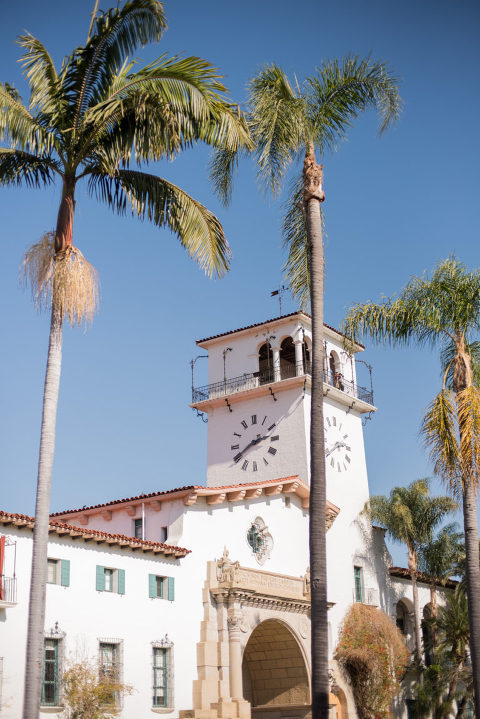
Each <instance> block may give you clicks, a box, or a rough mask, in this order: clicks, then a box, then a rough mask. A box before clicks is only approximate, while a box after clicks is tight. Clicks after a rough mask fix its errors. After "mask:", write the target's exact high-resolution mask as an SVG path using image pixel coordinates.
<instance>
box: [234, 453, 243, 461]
mask: <svg viewBox="0 0 480 719" xmlns="http://www.w3.org/2000/svg"><path fill="white" fill-rule="evenodd" d="M241 459H242V453H241V452H239V453H238V454H236V455H235V457H234V458H233V461H234V462H240V460H241Z"/></svg>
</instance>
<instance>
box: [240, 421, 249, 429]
mask: <svg viewBox="0 0 480 719" xmlns="http://www.w3.org/2000/svg"><path fill="white" fill-rule="evenodd" d="M240 424H241V425H242V427H243V429H248V424H247V423H246V422H245V420H244V419H242V421H241V422H240Z"/></svg>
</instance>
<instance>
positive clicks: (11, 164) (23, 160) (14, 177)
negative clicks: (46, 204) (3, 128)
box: [0, 147, 60, 187]
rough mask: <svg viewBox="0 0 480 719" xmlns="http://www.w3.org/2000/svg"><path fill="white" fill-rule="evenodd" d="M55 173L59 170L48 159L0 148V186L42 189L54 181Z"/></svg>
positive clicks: (54, 163)
mask: <svg viewBox="0 0 480 719" xmlns="http://www.w3.org/2000/svg"><path fill="white" fill-rule="evenodd" d="M55 173H60V168H59V167H58V165H57V163H56V162H55V161H54V160H53V159H52V158H50V157H38V156H37V155H32V154H29V153H28V152H23V151H22V150H10V149H9V148H4V147H1V148H0V185H21V184H22V183H24V184H25V185H26V186H27V187H43V186H45V185H50V184H51V183H52V182H53V181H54V179H55Z"/></svg>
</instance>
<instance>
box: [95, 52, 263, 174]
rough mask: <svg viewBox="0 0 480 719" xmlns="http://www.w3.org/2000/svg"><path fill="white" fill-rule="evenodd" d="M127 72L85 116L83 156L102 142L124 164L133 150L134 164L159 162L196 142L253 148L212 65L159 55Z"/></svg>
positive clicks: (233, 148)
mask: <svg viewBox="0 0 480 719" xmlns="http://www.w3.org/2000/svg"><path fill="white" fill-rule="evenodd" d="M130 69H131V65H125V66H124V67H123V68H122V69H121V70H120V71H119V73H118V74H117V75H116V76H115V78H113V79H112V83H111V86H110V88H109V92H108V97H106V98H105V99H104V100H102V101H101V102H99V103H98V104H96V105H94V106H92V107H91V108H89V109H88V110H87V112H86V113H85V117H84V124H85V127H86V134H85V141H84V149H83V150H82V152H84V153H86V152H87V151H88V149H89V148H90V147H91V146H92V145H94V144H98V143H99V142H100V144H101V145H103V146H104V147H105V148H107V147H108V146H110V147H111V148H112V149H113V154H114V155H115V156H116V157H117V158H118V156H119V153H120V157H121V158H122V160H123V161H125V162H128V161H129V160H130V157H131V153H132V151H133V152H134V154H135V159H136V160H137V161H142V160H150V159H156V160H157V159H160V158H162V157H174V156H175V154H176V153H178V152H179V151H180V150H181V149H183V148H185V147H187V146H190V145H192V144H193V143H195V142H199V141H200V142H205V143H207V144H209V145H211V146H213V147H217V148H223V149H225V150H227V151H230V152H238V151H239V150H241V149H242V148H245V149H250V148H251V147H252V142H251V139H250V136H249V133H248V127H247V125H246V121H245V118H244V117H243V115H242V113H240V112H239V110H238V108H237V107H236V106H233V105H231V104H230V102H229V101H228V98H226V96H225V95H224V90H225V88H224V86H223V84H222V83H221V82H220V81H219V78H220V77H221V76H220V75H219V74H218V70H217V69H216V68H215V67H213V66H212V65H210V63H208V62H206V61H204V60H202V59H200V58H196V57H187V58H181V57H171V58H168V57H167V56H166V55H162V56H161V57H160V58H158V59H157V60H156V61H155V62H154V63H151V64H150V65H149V66H148V67H147V68H144V69H143V70H142V71H140V72H138V73H130V72H129V70H130ZM89 127H91V128H92V130H91V131H90V130H89Z"/></svg>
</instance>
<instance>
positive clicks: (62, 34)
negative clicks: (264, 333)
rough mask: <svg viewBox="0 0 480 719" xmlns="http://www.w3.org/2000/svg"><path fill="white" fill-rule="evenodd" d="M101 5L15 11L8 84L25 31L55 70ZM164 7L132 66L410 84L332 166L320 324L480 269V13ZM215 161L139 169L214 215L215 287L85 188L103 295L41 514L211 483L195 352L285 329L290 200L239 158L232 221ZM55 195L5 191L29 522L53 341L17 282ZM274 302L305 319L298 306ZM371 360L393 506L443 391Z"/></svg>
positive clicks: (423, 363) (67, 365)
mask: <svg viewBox="0 0 480 719" xmlns="http://www.w3.org/2000/svg"><path fill="white" fill-rule="evenodd" d="M93 4H94V2H93V0H89V1H88V2H86V1H84V0H78V1H77V2H75V3H65V2H60V0H45V2H43V3H41V4H40V3H37V2H33V1H32V0H24V1H23V2H22V3H8V9H7V8H4V12H3V14H2V26H1V30H0V40H1V42H0V79H1V80H2V81H8V82H10V83H13V84H14V85H15V86H16V87H17V88H18V89H19V91H20V92H21V93H24V94H25V95H26V92H25V85H24V83H23V78H22V75H21V68H20V66H19V64H18V62H17V60H18V58H19V56H20V52H19V48H18V46H17V45H16V44H15V37H16V35H18V34H20V33H21V32H22V31H23V30H28V31H30V32H32V33H33V34H34V35H36V36H38V37H39V38H40V39H41V40H42V41H43V42H44V43H45V44H46V46H47V47H48V48H49V50H50V51H51V53H52V54H53V56H54V58H55V60H56V61H57V62H60V61H61V59H62V57H63V56H64V54H66V53H67V52H69V51H70V50H71V49H72V48H73V47H74V46H75V45H78V44H81V43H83V42H84V40H85V37H86V33H87V30H88V24H89V13H90V12H91V10H92V8H93ZM105 7H106V6H105ZM165 8H166V13H167V18H168V24H169V28H168V31H167V33H166V34H165V36H164V39H163V40H162V42H161V43H160V45H159V46H157V47H152V46H149V47H147V48H144V49H143V50H142V51H141V52H139V53H138V56H139V58H142V60H145V61H150V60H152V59H153V58H155V57H156V56H158V55H159V54H161V53H163V52H167V53H169V54H175V53H183V54H185V55H199V56H201V57H204V58H205V59H207V60H209V61H210V62H212V63H213V64H214V65H216V66H218V67H219V68H220V69H221V71H222V73H223V74H224V75H225V82H226V84H227V86H228V87H229V89H230V91H231V95H232V97H233V98H234V99H235V100H236V101H238V102H240V103H243V102H244V100H245V97H246V89H245V87H246V83H247V80H248V79H249V78H250V77H251V76H252V75H253V74H254V73H255V72H256V71H257V70H258V69H259V68H260V67H261V66H262V65H263V64H265V63H267V62H272V61H274V62H276V63H278V64H280V65H281V66H283V67H284V69H285V70H287V71H288V72H290V73H293V72H295V73H296V75H297V77H298V78H299V80H301V79H302V78H303V77H305V76H306V75H309V74H312V73H313V72H314V70H315V67H316V66H318V65H319V64H320V63H321V62H322V61H323V60H326V59H329V58H333V57H342V56H344V55H345V54H347V53H352V54H357V53H358V54H359V55H366V54H368V53H370V54H371V56H372V58H374V59H382V60H384V61H386V62H388V63H389V65H390V67H391V69H392V70H393V71H394V72H395V73H396V74H397V75H398V76H399V77H400V78H401V93H402V96H403V99H404V102H405V108H404V112H403V114H402V117H401V119H400V121H399V122H398V124H397V125H396V127H394V128H393V129H392V130H390V131H388V132H387V133H385V134H384V136H383V137H382V138H380V139H379V138H378V132H377V127H378V126H377V120H376V117H375V115H374V114H373V113H367V114H366V115H364V116H362V117H361V118H360V119H359V120H358V121H357V123H356V125H355V127H354V128H353V130H352V131H351V132H350V134H349V139H348V141H347V142H344V143H343V144H341V146H340V147H339V149H338V152H337V153H335V154H333V155H329V156H327V157H325V158H323V161H324V163H325V190H326V194H327V200H326V202H325V204H324V211H325V216H326V227H327V237H326V262H327V270H326V288H325V319H326V322H328V323H329V324H331V325H334V326H340V325H341V322H342V319H343V317H344V315H345V311H346V309H347V308H348V307H349V306H350V305H351V304H352V303H354V302H361V301H365V300H367V299H377V298H379V297H380V296H381V295H382V294H386V295H389V294H392V293H393V292H395V291H398V290H399V289H400V288H401V287H402V286H403V285H404V284H405V283H406V281H407V280H408V279H409V277H410V276H411V275H412V274H420V273H422V272H423V271H424V270H426V269H431V268H432V267H433V266H434V265H435V263H436V262H437V261H439V260H441V259H443V258H445V257H447V256H448V255H450V254H452V253H455V254H456V255H457V256H458V257H459V258H460V259H461V260H462V261H463V262H465V263H466V264H467V265H468V266H469V267H477V266H479V265H480V260H479V250H478V238H479V236H480V234H479V213H478V195H479V189H480V188H479V172H478V167H479V159H480V158H479V142H478V117H479V115H480V100H479V93H478V74H479V69H480V64H479V60H480V44H479V43H478V34H479V30H480V27H479V25H480V22H479V20H480V8H479V6H478V3H476V2H474V1H473V0H458V1H457V2H451V1H447V0H421V1H420V2H419V1H418V0H405V1H404V2H402V3H400V2H392V1H391V0H387V1H385V0H382V1H379V0H378V1H377V0H363V1H362V2H358V0H337V1H336V2H325V1H324V0H316V1H314V0H304V2H303V3H301V4H296V5H292V3H290V2H286V1H285V0H276V1H275V2H273V0H261V2H259V1H258V0H255V1H254V0H245V1H244V2H243V3H225V2H220V1H219V0H206V1H205V2H203V3H199V2H196V1H194V0H184V1H180V0H178V1H177V2H166V3H165ZM208 157H209V153H208V150H206V149H205V148H194V149H192V150H190V151H188V152H186V153H185V154H184V155H183V156H182V157H180V158H178V159H177V160H176V161H175V162H173V163H158V165H152V166H151V168H150V169H151V171H152V172H157V173H158V174H161V175H163V176H165V177H166V178H167V179H169V180H171V181H173V182H176V183H177V184H179V185H181V186H182V187H183V188H184V189H186V190H187V191H188V192H189V193H190V194H192V195H193V196H194V197H196V198H197V199H199V200H201V201H202V202H203V203H204V204H205V205H207V206H208V207H209V208H210V209H211V210H213V211H214V212H216V213H217V215H218V216H219V218H220V219H221V221H222V223H223V225H224V228H225V231H226V234H227V236H228V239H229V242H230V244H231V247H232V250H233V263H232V268H231V272H230V273H229V274H228V276H227V277H225V278H224V279H222V280H221V281H210V280H208V279H206V278H205V277H204V276H203V275H202V274H201V272H200V271H199V270H198V268H197V267H196V266H195V265H194V264H193V263H192V262H191V261H190V260H189V259H188V258H187V256H186V254H185V253H184V252H183V251H182V249H181V247H180V245H179V243H178V241H177V240H176V239H175V238H174V237H173V236H172V235H171V234H169V233H168V232H167V231H159V230H158V229H156V228H154V227H153V226H150V225H148V223H144V224H142V223H139V222H138V221H135V220H133V219H131V218H129V217H127V218H118V217H116V216H115V215H113V214H112V213H111V211H109V210H108V209H107V208H105V207H102V206H101V205H99V204H96V203H95V202H94V201H92V200H90V199H89V198H88V196H87V194H86V191H85V188H84V187H79V188H78V193H77V210H76V216H75V227H74V243H75V244H76V245H77V246H78V247H80V249H81V250H82V251H83V252H84V254H85V255H86V257H87V258H88V259H89V260H90V261H91V262H92V263H93V264H94V265H95V266H96V267H97V269H98V271H99V273H100V277H101V287H102V289H101V292H102V302H101V309H100V313H99V315H98V317H97V318H96V320H95V322H94V325H93V327H92V328H91V329H89V330H88V331H87V333H84V332H83V330H79V329H76V330H70V329H69V328H66V330H65V341H64V365H63V375H62V385H61V395H60V403H59V411H58V420H57V430H58V431H57V447H56V459H55V467H54V476H53V488H52V502H51V507H52V511H57V510H62V509H66V508H71V507H77V506H82V505H83V504H92V503H97V502H103V501H106V500H108V499H111V498H114V497H122V496H125V497H126V496H131V495H134V494H137V493H139V492H150V491H154V490H157V489H158V490H160V489H164V488H169V487H172V486H181V485H185V484H201V483H203V482H204V476H205V465H206V425H204V424H203V423H202V422H201V421H200V420H199V419H197V418H196V417H195V416H194V413H193V412H192V410H191V409H190V408H189V407H188V403H189V400H190V396H189V394H190V381H191V378H190V366H189V361H190V359H191V358H192V357H194V356H196V355H197V354H198V351H197V348H196V346H195V342H194V341H195V339H197V338H200V337H205V336H208V335H210V334H215V333H218V332H222V331H226V330H229V329H233V328H235V327H240V326H242V325H245V324H250V323H253V322H258V321H261V320H264V319H267V318H269V317H273V316H276V315H277V314H278V303H277V302H276V301H275V300H274V299H271V298H270V292H271V290H273V289H275V288H277V287H278V286H279V285H280V284H281V283H282V270H281V268H282V263H283V260H284V256H283V254H282V249H281V240H280V232H279V228H280V220H281V200H280V201H273V200H271V199H269V198H268V197H267V198H265V197H264V196H263V194H262V193H261V192H260V191H259V190H258V187H257V185H256V181H255V171H254V168H253V163H252V162H250V161H245V162H243V163H242V164H241V166H240V171H239V174H238V177H237V182H236V187H235V194H234V198H233V202H232V204H231V207H230V208H228V209H227V210H225V209H224V208H223V207H222V206H221V205H220V204H219V203H218V201H217V200H216V199H215V197H214V196H213V194H212V192H211V189H210V186H209V184H208V175H207V170H206V164H207V161H208ZM294 170H298V168H294ZM58 202H59V188H58V187H56V188H50V189H48V190H42V191H29V190H25V189H21V190H19V189H15V188H13V189H7V190H6V189H2V191H1V193H0V209H1V218H2V226H1V234H2V243H1V262H0V293H1V296H0V302H1V306H2V308H3V312H2V336H3V351H2V353H1V356H0V362H1V365H2V366H1V373H0V377H1V378H2V379H1V394H0V397H1V403H2V411H1V412H0V436H1V437H2V451H1V452H0V477H1V481H2V501H1V506H2V508H3V509H5V510H7V511H13V512H23V513H32V512H33V509H34V494H35V482H36V464H37V453H38V438H39V428H40V416H41V401H42V390H43V377H44V368H45V357H46V348H47V338H48V317H46V316H39V315H37V314H36V313H35V311H34V309H33V306H32V303H31V301H30V298H29V296H28V294H27V293H25V292H24V291H23V290H22V289H21V288H20V287H19V284H18V268H19V265H20V261H21V256H22V253H23V252H24V250H25V249H26V247H27V246H28V245H30V244H31V243H33V242H34V241H36V240H37V238H38V237H39V236H40V235H41V234H42V233H43V232H44V231H45V230H49V229H52V228H53V226H54V224H55V219H56V212H57V207H58ZM284 307H285V311H293V310H295V309H296V306H295V304H294V303H293V301H291V300H286V302H285V305H284ZM363 359H365V360H366V361H367V362H369V363H371V364H372V365H373V367H374V390H375V403H376V405H377V406H378V412H377V413H376V416H374V417H373V419H372V421H371V422H368V423H367V426H366V428H365V442H366V451H367V461H368V469H369V478H370V487H371V492H372V493H386V492H388V491H389V490H390V488H391V487H392V486H394V485H396V484H405V483H408V482H411V481H412V480H414V479H416V478H418V477H423V476H429V475H431V473H432V471H431V466H430V464H429V462H428V460H427V458H426V456H425V453H424V451H423V449H422V447H421V444H420V442H419V438H418V430H419V424H420V420H421V416H422V412H423V410H424V408H425V407H426V405H427V404H428V402H429V401H430V400H431V398H432V397H433V396H434V394H435V392H436V391H437V390H438V387H439V382H440V378H439V369H438V361H437V357H436V356H435V355H433V354H432V353H431V352H429V351H428V350H424V351H417V350H395V351H393V350H391V349H389V348H386V349H379V348H374V347H370V346H369V347H368V348H367V351H366V352H365V353H364V357H363ZM200 365H201V361H200V362H199V363H197V367H198V368H199V372H198V375H197V383H198V384H200V383H203V381H204V379H205V370H206V367H204V368H203V370H202V369H201V367H200ZM202 372H203V374H202ZM364 378H365V379H366V377H364Z"/></svg>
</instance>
